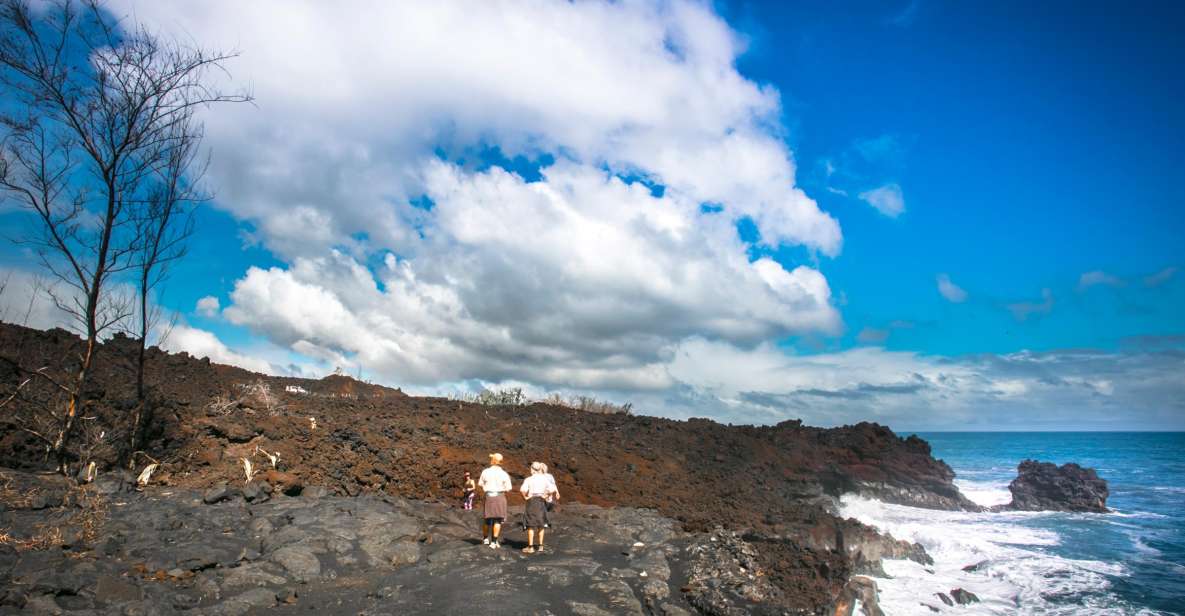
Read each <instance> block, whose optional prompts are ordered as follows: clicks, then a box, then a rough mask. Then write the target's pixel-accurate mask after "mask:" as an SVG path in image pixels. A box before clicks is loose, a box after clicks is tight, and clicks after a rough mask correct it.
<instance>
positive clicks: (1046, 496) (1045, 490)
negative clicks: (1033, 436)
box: [999, 460, 1110, 513]
mask: <svg viewBox="0 0 1185 616" xmlns="http://www.w3.org/2000/svg"><path fill="white" fill-rule="evenodd" d="M1008 491H1010V492H1012V502H1011V503H1010V504H1008V505H1005V506H1003V507H1000V508H999V509H1008V510H1016V511H1078V512H1092V513H1107V512H1108V511H1109V510H1108V509H1107V497H1108V496H1109V495H1110V491H1109V490H1108V488H1107V481H1106V480H1104V479H1101V478H1100V477H1099V475H1098V473H1097V472H1095V469H1093V468H1083V467H1081V466H1078V465H1077V464H1075V463H1073V462H1070V463H1068V464H1063V465H1062V466H1057V465H1055V464H1053V463H1052V462H1038V461H1036V460H1025V461H1023V462H1021V463H1020V465H1019V466H1018V467H1017V476H1016V479H1013V480H1012V483H1010V484H1008Z"/></svg>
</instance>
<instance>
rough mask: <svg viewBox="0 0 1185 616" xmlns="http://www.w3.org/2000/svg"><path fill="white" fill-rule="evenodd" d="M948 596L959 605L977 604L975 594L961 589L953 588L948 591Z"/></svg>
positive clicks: (977, 599)
mask: <svg viewBox="0 0 1185 616" xmlns="http://www.w3.org/2000/svg"><path fill="white" fill-rule="evenodd" d="M950 596H951V598H952V599H954V600H955V603H958V604H959V605H968V604H970V603H979V597H977V596H975V593H973V592H970V591H966V590H963V589H962V588H955V589H952V590H951V591H950Z"/></svg>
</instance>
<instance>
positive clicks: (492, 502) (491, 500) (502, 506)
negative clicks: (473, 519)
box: [482, 494, 506, 520]
mask: <svg viewBox="0 0 1185 616" xmlns="http://www.w3.org/2000/svg"><path fill="white" fill-rule="evenodd" d="M483 509H484V511H483V512H482V517H484V518H485V519H487V520H505V519H506V495H505V494H499V495H497V496H487V497H486V500H485V506H484V508H483Z"/></svg>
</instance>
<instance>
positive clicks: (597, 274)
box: [115, 0, 842, 390]
mask: <svg viewBox="0 0 1185 616" xmlns="http://www.w3.org/2000/svg"><path fill="white" fill-rule="evenodd" d="M115 12H116V13H117V14H133V15H134V16H135V18H136V19H138V20H141V21H144V22H146V23H147V24H148V25H149V26H150V27H153V28H157V29H160V30H163V31H164V32H165V33H173V34H178V33H179V34H181V35H182V36H183V38H184V39H185V40H194V41H195V42H197V43H198V44H200V45H204V46H215V47H221V48H234V49H238V50H241V51H242V55H241V57H239V58H237V59H236V60H234V61H233V62H231V63H230V66H229V68H230V70H231V72H232V73H233V77H234V81H232V82H228V85H229V87H233V84H234V83H236V82H237V83H247V84H250V86H251V89H252V92H253V94H254V95H255V98H256V104H255V106H250V105H239V106H229V107H228V106H222V107H219V108H217V109H216V110H214V111H213V112H212V113H209V114H208V115H207V116H206V117H205V118H204V119H205V121H206V126H207V142H208V143H209V144H210V145H211V147H212V149H213V153H214V156H213V158H212V164H211V167H210V169H209V173H208V179H209V181H210V182H211V183H212V184H213V186H214V187H215V188H216V189H217V194H218V197H219V201H218V204H219V206H220V207H223V208H225V209H227V210H229V211H230V212H231V213H232V214H234V215H235V216H236V217H238V218H240V219H243V220H247V221H250V222H252V223H253V224H254V227H255V229H256V231H255V233H256V234H257V239H258V240H259V241H261V242H262V243H263V244H264V245H265V246H266V247H268V248H269V249H270V250H271V251H272V252H273V253H274V254H276V255H277V256H278V257H280V258H281V260H282V261H284V265H283V266H278V267H271V268H268V269H259V268H252V269H250V270H249V271H247V272H246V273H245V274H244V276H243V277H242V278H241V279H239V280H238V281H236V282H235V283H234V289H233V291H232V293H231V295H230V301H229V303H228V304H227V305H226V306H225V307H224V308H223V309H222V314H223V315H224V316H225V317H226V318H227V319H228V320H230V321H231V322H232V323H235V324H238V325H242V326H245V327H247V328H249V329H250V330H251V331H252V332H255V333H257V334H261V335H263V336H265V337H267V339H268V340H270V341H271V342H273V343H276V344H278V345H281V346H283V347H285V348H289V349H299V352H300V353H302V354H304V355H307V356H312V357H317V358H322V359H325V360H326V361H329V360H328V359H327V358H331V357H332V358H342V359H345V360H349V361H353V362H356V363H357V364H360V365H362V366H365V367H366V369H367V370H372V371H374V372H375V373H376V374H378V375H380V376H383V377H384V378H388V379H396V380H399V381H400V382H409V383H422V384H424V385H425V386H427V385H429V384H431V383H434V382H438V381H442V380H449V379H489V380H496V379H518V380H520V381H523V382H534V383H539V384H544V385H557V386H558V385H563V386H572V387H576V386H587V387H619V388H626V389H646V390H652V389H660V388H663V387H669V386H670V385H671V383H672V380H671V379H670V376H669V374H668V373H667V371H666V369H665V361H666V360H667V358H669V356H670V354H671V352H672V349H673V348H674V347H675V346H676V345H678V344H679V343H680V342H681V341H682V340H685V339H687V338H688V337H691V336H703V337H707V338H710V339H721V340H726V341H728V342H730V343H735V344H740V345H752V344H757V343H759V342H761V341H764V340H769V339H772V338H778V337H785V336H787V335H791V334H799V333H816V334H818V333H822V334H836V333H838V332H840V331H841V330H842V323H841V319H840V316H839V313H838V312H837V311H836V309H835V308H834V306H833V305H832V299H831V291H830V288H829V285H828V283H827V280H826V279H825V278H824V276H823V275H822V274H821V273H820V272H819V271H818V269H816V268H814V267H811V266H809V265H799V264H789V265H784V264H783V263H780V262H778V261H774V260H773V259H769V258H762V259H757V260H751V258H750V256H749V255H750V251H751V249H752V248H754V246H752V245H750V244H747V243H746V242H745V241H742V240H741V238H740V237H739V235H738V232H737V230H736V225H737V223H738V222H740V221H742V220H743V221H751V222H752V224H753V225H755V227H756V229H757V231H758V233H757V239H755V240H754V243H756V244H760V245H762V246H767V247H780V246H796V245H797V246H804V247H806V248H807V249H808V250H809V251H810V253H812V254H822V255H836V254H838V253H839V251H840V249H841V247H842V233H841V231H840V227H839V224H838V222H837V221H836V220H835V219H834V218H833V217H831V216H830V215H829V214H827V213H825V212H823V211H822V210H820V209H819V207H818V206H817V204H816V203H815V201H814V200H812V199H811V198H809V197H808V196H807V195H805V194H804V193H803V192H802V191H801V190H800V189H799V188H797V187H796V167H795V164H794V157H793V155H792V153H791V152H790V150H789V149H788V148H787V146H786V144H785V142H784V141H783V139H782V132H783V129H782V128H781V127H780V126H779V116H780V113H781V111H780V100H779V94H778V92H777V91H776V90H775V89H773V88H771V87H769V86H765V85H761V84H758V83H755V82H753V81H751V80H749V79H746V78H745V77H744V76H742V75H741V74H740V73H739V72H738V71H737V69H736V66H735V64H736V59H737V57H738V56H739V54H740V53H742V51H743V43H742V41H741V39H740V38H739V37H738V36H737V35H736V34H735V33H734V32H733V31H732V30H731V28H730V27H729V26H728V24H727V23H725V22H724V21H723V20H722V19H721V18H720V17H719V16H718V15H716V14H715V13H714V12H713V10H712V9H711V7H710V6H708V5H705V4H702V3H699V2H683V1H674V2H608V1H589V2H579V3H569V2H549V1H542V0H530V1H527V2H520V1H513V2H512V1H491V2H480V3H469V4H455V3H377V4H374V5H372V6H369V7H368V8H367V10H365V11H359V10H356V9H351V8H343V7H339V6H331V5H327V4H323V3H316V2H279V1H272V2H269V1H266V0H265V1H261V2H252V3H241V2H235V1H232V0H221V1H214V2H211V3H205V4H202V5H200V6H199V5H195V4H186V3H157V2H153V3H145V2H126V3H123V4H120V5H119V6H118V7H117V9H116V11H115ZM483 153H484V154H483ZM483 157H484V159H483ZM507 159H516V160H519V161H525V163H524V164H525V165H526V166H527V167H530V169H528V170H525V171H524V170H523V169H522V168H521V167H519V166H515V165H511V164H509V163H506V162H504V160H507ZM516 169H517V172H516V171H515V170H516ZM657 186H661V187H662V188H661V189H658V188H655V187H657ZM705 204H710V205H711V207H703V206H704V205H705ZM200 311H201V310H200V309H199V312H200Z"/></svg>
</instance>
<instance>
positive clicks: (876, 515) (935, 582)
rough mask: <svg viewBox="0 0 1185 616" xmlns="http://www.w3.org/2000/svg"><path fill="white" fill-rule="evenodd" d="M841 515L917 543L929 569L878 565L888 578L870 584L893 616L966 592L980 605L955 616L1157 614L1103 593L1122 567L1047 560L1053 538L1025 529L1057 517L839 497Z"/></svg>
mask: <svg viewBox="0 0 1185 616" xmlns="http://www.w3.org/2000/svg"><path fill="white" fill-rule="evenodd" d="M960 488H961V489H962V485H960ZM983 488H984V489H983V490H982V492H979V493H977V495H978V496H979V497H980V498H984V499H985V500H989V498H998V496H999V495H998V494H997V495H995V496H994V497H993V494H992V491H991V489H990V488H989V487H988V486H983ZM964 493H966V492H964ZM968 496H969V498H972V499H975V497H974V496H971V495H970V494H969V495H968ZM976 502H980V503H981V504H989V503H987V502H982V501H978V500H977V501H976ZM1005 502H1007V501H1005ZM991 504H996V503H991ZM841 514H842V515H843V516H844V517H854V518H856V519H858V520H860V521H862V522H864V523H866V524H870V525H872V526H875V527H876V528H877V529H879V530H881V531H887V532H889V533H892V535H893V536H894V537H896V538H898V539H905V540H907V541H914V542H918V543H921V544H922V545H923V546H925V548H926V551H927V552H928V553H929V554H930V556H931V557H933V559H934V564H933V565H932V566H923V565H920V564H918V563H915V562H912V561H901V560H888V561H885V563H884V565H885V572H886V573H887V574H888V575H889V576H890V578H889V579H879V580H877V585H878V586H879V587H880V590H881V593H880V599H881V605H882V607H883V608H884V609H885V612H886V613H887V614H890V615H892V616H899V615H905V614H925V613H929V612H930V610H929V609H927V608H926V607H923V606H926V605H928V606H933V607H937V608H940V609H943V611H946V610H945V608H946V606H945V605H943V604H942V602H941V601H940V599H938V597H937V596H936V593H939V592H943V593H949V592H950V591H951V590H952V589H954V588H963V589H965V590H968V591H971V592H973V593H975V594H976V595H977V596H979V598H980V600H981V602H980V603H977V604H972V605H969V606H966V607H965V608H960V610H959V613H961V614H975V615H983V614H992V615H995V614H1043V615H1044V614H1048V615H1057V616H1061V615H1066V616H1068V615H1070V614H1090V615H1094V616H1111V615H1125V616H1126V615H1135V614H1141V615H1142V614H1155V613H1156V612H1151V611H1148V610H1143V609H1138V608H1134V607H1129V606H1125V605H1124V604H1123V602H1122V601H1120V600H1119V598H1118V597H1116V596H1115V595H1114V594H1112V593H1111V592H1110V591H1109V587H1110V579H1111V578H1113V577H1123V576H1126V575H1128V571H1127V569H1126V568H1125V567H1124V566H1123V565H1121V564H1116V563H1107V562H1100V561H1094V560H1078V559H1070V558H1064V557H1061V556H1057V555H1055V554H1052V553H1050V552H1051V551H1050V550H1049V549H1048V548H1050V547H1053V546H1057V545H1058V544H1059V542H1060V537H1059V536H1058V535H1057V533H1055V532H1053V531H1050V530H1046V529H1040V528H1033V527H1031V526H1027V525H1026V524H1025V522H1031V521H1033V520H1034V519H1036V518H1040V517H1043V516H1051V515H1063V514H1053V513H1045V512H1003V513H969V512H958V511H933V510H928V509H917V508H914V507H905V506H901V505H890V504H885V503H882V502H880V501H876V500H871V499H867V498H862V497H857V496H851V495H849V496H845V497H843V499H842V501H841ZM981 563H982V564H981ZM976 564H979V566H978V567H977V569H976V570H975V571H970V572H968V571H963V567H966V566H968V565H976Z"/></svg>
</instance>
